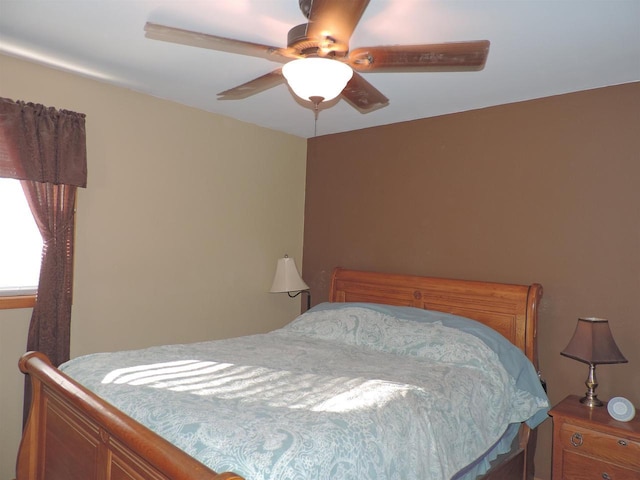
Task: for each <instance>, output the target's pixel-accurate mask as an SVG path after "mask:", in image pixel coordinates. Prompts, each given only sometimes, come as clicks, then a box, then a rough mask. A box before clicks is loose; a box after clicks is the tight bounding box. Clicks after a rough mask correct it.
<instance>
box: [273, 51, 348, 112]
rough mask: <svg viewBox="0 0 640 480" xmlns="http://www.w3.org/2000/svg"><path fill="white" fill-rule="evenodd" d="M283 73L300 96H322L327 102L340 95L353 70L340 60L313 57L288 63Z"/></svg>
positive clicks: (305, 97) (305, 98)
mask: <svg viewBox="0 0 640 480" xmlns="http://www.w3.org/2000/svg"><path fill="white" fill-rule="evenodd" d="M282 75H284V78H286V79H287V83H288V84H289V86H290V87H291V90H293V92H294V93H295V94H296V95H297V96H298V97H300V98H302V99H303V100H309V101H311V97H320V98H321V99H322V100H323V101H325V102H326V101H329V100H333V99H334V98H336V97H337V96H338V95H340V92H342V90H344V87H345V86H346V85H347V82H348V81H349V80H351V77H352V75H353V70H351V67H350V66H349V65H347V64H346V63H342V62H340V61H338V60H330V59H328V58H317V57H312V58H300V59H298V60H293V61H291V62H289V63H286V64H285V65H284V66H283V67H282Z"/></svg>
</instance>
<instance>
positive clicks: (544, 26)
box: [0, 0, 640, 138]
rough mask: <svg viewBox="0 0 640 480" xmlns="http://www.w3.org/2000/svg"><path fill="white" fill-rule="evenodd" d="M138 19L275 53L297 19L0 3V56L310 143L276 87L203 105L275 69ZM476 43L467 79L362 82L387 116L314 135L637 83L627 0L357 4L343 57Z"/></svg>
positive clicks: (232, 7) (220, 0)
mask: <svg viewBox="0 0 640 480" xmlns="http://www.w3.org/2000/svg"><path fill="white" fill-rule="evenodd" d="M147 21H151V22H155V23H161V24H165V25H169V26H173V27H178V28H183V29H190V30H196V31H201V32H204V33H210V34H214V35H219V36H225V37H229V38H235V39H240V40H245V41H250V42H256V43H264V44H269V45H274V46H286V41H287V32H288V31H289V29H290V28H291V27H293V26H295V25H298V24H300V23H304V21H305V18H304V17H303V16H302V14H301V12H300V10H299V8H298V1H297V0H207V1H205V0H128V1H127V0H0V52H2V53H4V54H7V55H12V56H16V57H19V58H24V59H27V60H31V61H35V62H39V63H42V64H45V65H49V66H52V67H55V68H60V69H63V70H67V71H71V72H75V73H78V74H80V75H84V76H87V77H90V78H94V79H96V80H99V81H103V82H107V83H111V84H115V85H119V86H123V87H126V88H130V89H132V90H135V91H138V92H143V93H148V94H150V95H154V96H157V97H160V98H165V99H169V100H173V101H175V102H179V103H182V104H185V105H190V106H194V107H197V108H200V109H203V110H207V111H210V112H214V113H218V114H221V115H226V116H229V117H233V118H236V119H239V120H242V121H245V122H249V123H254V124H257V125H261V126H264V127H268V128H271V129H274V130H279V131H283V132H287V133H291V134H293V135H297V136H300V137H304V138H308V137H311V136H313V135H314V116H313V112H312V110H311V109H310V108H307V107H306V106H303V105H301V104H300V103H298V102H297V101H296V100H295V99H294V97H293V95H292V94H291V93H290V91H289V89H288V88H287V87H286V85H284V84H283V85H279V86H277V87H274V88H272V89H270V90H267V91H265V92H262V93H259V94H257V95H254V96H252V97H249V98H247V99H244V100H227V101H219V100H217V99H216V93H218V92H221V91H223V90H226V89H228V88H231V87H234V86H236V85H239V84H241V83H244V82H246V81H248V80H251V79H253V78H255V77H258V76H260V75H263V74H265V73H267V72H269V71H271V70H273V69H275V68H277V67H279V66H281V64H279V63H274V62H270V61H268V60H264V59H261V58H254V57H247V56H241V55H237V54H230V53H222V52H216V51H212V50H206V49H201V48H195V47H188V46H184V45H176V44H170V43H165V42H160V41H157V40H150V39H147V38H146V37H145V36H144V31H143V27H144V24H145V22H147ZM483 39H487V40H490V41H491V49H490V51H489V56H488V60H487V64H486V66H485V68H484V70H482V71H479V72H457V73H442V72H439V73H370V74H363V75H364V76H365V78H366V79H367V80H368V81H369V82H370V83H372V84H373V85H374V86H375V87H376V88H378V90H380V91H381V92H382V93H384V94H385V95H386V96H387V97H388V98H389V100H390V104H389V106H387V107H385V108H382V109H379V110H376V111H374V112H372V113H368V114H361V113H359V112H358V111H356V110H355V109H353V108H352V107H351V106H350V105H349V104H347V103H346V102H345V101H344V100H341V101H339V102H338V103H337V104H336V105H334V106H332V107H331V108H329V109H326V110H322V111H321V112H320V115H319V118H318V123H317V134H318V135H324V134H329V133H336V132H342V131H349V130H356V129H360V128H366V127H371V126H376V125H383V124H389V123H394V122H401V121H406V120H413V119H417V118H425V117H431V116H436V115H442V114H447V113H454V112H460V111H465V110H471V109H476V108H482V107H487V106H492V105H499V104H505V103H511V102H517V101H522V100H529V99H533V98H540V97H546V96H550V95H557V94H563V93H568V92H574V91H580V90H588V89H592V88H598V87H603V86H608V85H616V84H622V83H628V82H634V81H640V0H371V3H370V4H369V7H368V8H367V10H366V12H365V13H364V15H363V17H362V19H361V21H360V23H359V25H358V26H357V28H356V30H355V32H354V34H353V36H352V38H351V43H350V46H351V48H357V47H364V46H376V45H393V44H417V43H440V42H450V41H465V40H483ZM0 94H1V85H0ZM26 100H28V99H26ZM58 107H60V108H64V106H63V105H60V106H58Z"/></svg>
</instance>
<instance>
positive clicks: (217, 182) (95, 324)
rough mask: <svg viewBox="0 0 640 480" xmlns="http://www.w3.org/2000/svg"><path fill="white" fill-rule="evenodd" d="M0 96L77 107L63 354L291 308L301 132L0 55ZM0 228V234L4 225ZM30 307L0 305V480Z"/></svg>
mask: <svg viewBox="0 0 640 480" xmlns="http://www.w3.org/2000/svg"><path fill="white" fill-rule="evenodd" d="M0 96H4V97H9V98H12V99H20V100H26V101H32V102H37V103H42V104H45V105H49V106H55V107H58V108H65V109H68V110H74V111H78V112H83V113H85V114H86V115H87V120H86V124H87V142H88V146H87V151H88V163H89V182H88V188H87V189H86V190H81V191H80V193H79V199H78V216H77V235H76V246H77V250H76V261H75V297H74V307H73V317H72V339H71V342H72V344H71V351H72V356H77V355H80V354H84V353H87V352H94V351H102V350H116V349H127V348H138V347H144V346H147V345H152V344H161V343H178V342H190V341H199V340H205V339H213V338H221V337H228V336H236V335H242V334H247V333H253V332H258V331H267V330H270V329H273V328H276V327H279V326H281V325H282V323H284V322H285V321H286V320H287V319H292V318H294V317H295V315H296V314H297V313H298V312H299V311H300V303H299V302H298V301H297V300H291V299H289V298H288V297H287V296H286V295H273V294H269V293H267V291H268V289H269V287H270V285H271V279H272V277H273V273H274V269H275V264H276V260H277V259H278V258H279V257H281V256H282V255H283V254H284V253H288V254H289V255H290V256H293V257H295V258H296V260H297V261H298V264H299V265H300V264H301V260H302V259H301V251H302V236H303V213H304V186H305V185H304V178H305V158H306V140H304V139H301V138H298V137H294V136H290V135H285V134H280V133H277V132H273V131H270V130H267V129H263V128H259V127H256V126H253V125H249V124H245V123H240V122H237V121H234V120H230V119H228V118H223V117H220V116H216V115H212V114H208V113H205V112H203V111H199V110H196V109H192V108H187V107H183V106H180V105H177V104H174V103H171V102H167V101H163V100H159V99H156V98H152V97H149V96H145V95H140V94H137V93H134V92H131V91H129V90H125V89H121V88H115V87H111V86H108V85H106V84H102V83H98V82H95V81H90V80H88V79H85V78H81V77H78V76H72V75H69V74H66V73H62V72H59V71H55V70H50V69H47V68H44V67H42V66H38V65H35V64H30V63H26V62H22V61H18V60H16V59H13V58H9V57H3V56H0ZM3 234H4V232H3ZM30 313H31V311H30V310H27V309H25V310H11V311H10V310H3V311H0V389H1V391H0V478H1V479H3V480H6V479H10V478H13V475H14V473H13V469H14V464H15V454H16V451H17V446H18V441H19V438H20V421H21V402H22V382H23V380H22V375H21V374H20V373H19V372H18V369H17V361H18V357H19V355H20V354H21V353H23V352H24V347H25V345H26V331H27V325H28V321H29V318H30Z"/></svg>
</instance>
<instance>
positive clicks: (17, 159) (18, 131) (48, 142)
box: [0, 97, 87, 187]
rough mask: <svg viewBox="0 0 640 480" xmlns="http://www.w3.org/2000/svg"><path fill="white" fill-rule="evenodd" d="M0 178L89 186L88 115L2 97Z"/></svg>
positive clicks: (0, 103)
mask: <svg viewBox="0 0 640 480" xmlns="http://www.w3.org/2000/svg"><path fill="white" fill-rule="evenodd" d="M0 177H6V178H16V179H18V180H31V181H35V182H42V183H53V184H58V185H59V184H64V185H73V186H76V187H86V186H87V147H86V136H85V115H84V114H82V113H76V112H70V111H68V110H57V109H55V108H53V107H45V106H44V105H39V104H34V103H26V102H22V101H17V102H14V101H13V100H10V99H8V98H2V97H0Z"/></svg>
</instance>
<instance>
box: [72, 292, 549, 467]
mask: <svg viewBox="0 0 640 480" xmlns="http://www.w3.org/2000/svg"><path fill="white" fill-rule="evenodd" d="M442 319H443V317H442V314H438V315H436V316H435V317H433V318H426V319H425V321H420V322H418V321H412V320H407V319H405V318H398V317H396V316H394V315H390V314H389V312H388V311H380V310H377V309H375V308H368V307H367V306H366V305H349V304H344V305H343V306H341V308H333V307H330V308H327V307H323V306H320V307H319V308H314V309H312V310H311V311H310V312H307V313H306V314H304V315H301V316H300V317H299V318H298V319H296V320H295V321H294V322H292V323H291V324H289V325H288V326H286V327H284V328H282V329H280V330H276V331H274V332H271V333H268V334H263V335H253V336H246V337H239V338H234V339H228V340H218V341H211V342H202V343H196V344H188V345H170V346H159V347H151V348H147V349H143V350H137V351H126V352H115V353H101V354H93V355H88V356H85V357H81V358H79V359H74V360H71V361H70V362H68V363H66V364H65V365H63V366H62V367H61V370H63V371H64V372H65V373H66V374H68V375H69V376H71V377H72V378H74V379H76V380H77V381H79V382H80V383H81V384H83V385H85V386H86V387H87V388H89V389H90V390H92V391H94V392H95V393H96V394H98V395H99V396H100V397H102V398H103V399H105V400H106V401H108V402H110V403H112V404H113V405H115V406H116V407H117V408H119V409H120V410H122V411H124V412H125V413H126V414H128V415H129V416H131V417H132V418H134V419H136V420H137V421H139V422H140V423H142V424H144V425H146V426H147V427H149V428H150V429H151V430H153V431H155V432H156V433H158V434H159V435H161V436H163V437H164V438H166V439H167V440H169V441H170V442H172V443H173V444H175V445H177V446H178V447H180V448H181V449H183V450H185V451H186V452H187V453H189V454H190V455H192V456H193V457H195V458H197V459H198V460H199V461H200V462H202V463H204V464H205V465H207V466H208V467H210V468H212V469H214V470H216V471H234V472H235V473H237V474H239V475H242V476H244V477H245V478H247V479H248V480H276V479H278V480H298V479H299V480H303V479H304V480H308V479H314V480H325V479H326V480H329V479H331V480H347V479H353V480H367V479H369V480H383V479H388V480H391V479H398V480H400V479H403V480H411V479H415V480H424V479H426V478H428V479H430V480H438V479H442V480H445V479H449V478H451V477H452V476H453V475H454V474H455V473H456V472H457V471H458V470H460V469H461V468H463V467H464V466H465V465H467V464H468V463H470V462H471V461H473V460H475V459H476V458H478V457H479V456H481V455H482V454H483V453H484V452H486V451H487V450H488V449H489V447H491V446H492V445H493V444H494V443H495V442H496V441H497V440H498V439H499V437H500V436H501V435H502V434H503V433H504V431H505V430H506V428H507V426H508V425H509V424H511V423H515V422H521V421H525V420H527V419H530V418H532V417H534V416H535V415H536V414H539V413H540V412H541V411H543V412H544V411H546V408H547V407H548V402H547V400H546V397H545V396H544V394H543V393H542V394H541V393H540V392H537V391H535V390H534V391H530V390H531V389H523V388H522V387H521V386H520V385H519V384H518V382H520V383H521V380H518V382H517V381H516V380H517V379H516V378H514V376H513V375H512V374H510V373H509V372H508V370H507V369H506V368H505V366H503V365H502V363H501V362H500V359H499V355H498V353H496V351H495V350H494V349H492V348H490V347H489V346H488V345H487V343H486V342H485V341H483V340H482V339H481V338H479V337H478V336H476V335H473V334H471V333H468V332H465V331H464V330H461V329H459V328H453V327H451V326H447V325H446V322H443V321H442ZM505 342H506V340H505ZM523 358H524V356H523ZM531 370H532V368H531ZM524 371H527V369H526V368H525V369H524ZM533 374H535V372H533Z"/></svg>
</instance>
